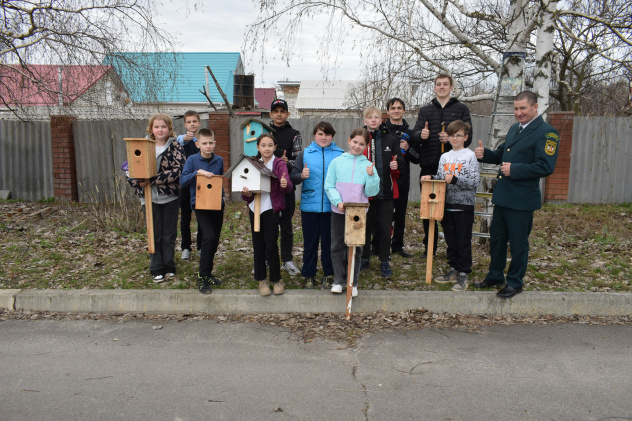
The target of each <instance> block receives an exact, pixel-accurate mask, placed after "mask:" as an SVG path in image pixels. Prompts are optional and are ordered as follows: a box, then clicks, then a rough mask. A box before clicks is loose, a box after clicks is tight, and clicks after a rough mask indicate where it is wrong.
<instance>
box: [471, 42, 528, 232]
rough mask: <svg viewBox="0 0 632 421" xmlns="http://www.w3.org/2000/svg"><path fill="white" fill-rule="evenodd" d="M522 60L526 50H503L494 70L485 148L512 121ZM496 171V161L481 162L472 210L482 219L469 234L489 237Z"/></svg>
mask: <svg viewBox="0 0 632 421" xmlns="http://www.w3.org/2000/svg"><path fill="white" fill-rule="evenodd" d="M525 60H526V53H524V52H516V51H514V52H506V53H504V54H503V59H502V62H501V64H500V71H499V72H498V85H497V86H496V97H495V98H494V108H493V110H492V119H491V122H490V124H489V133H488V136H487V142H486V143H485V144H484V146H486V147H487V148H491V149H496V147H497V146H498V145H499V144H501V143H502V142H504V141H505V137H506V136H507V131H508V130H509V127H511V125H512V124H513V123H514V122H515V117H514V113H513V99H514V97H515V96H516V95H517V94H518V93H520V92H522V91H523V90H524V67H525V66H524V65H525ZM510 62H511V63H512V65H513V64H515V65H516V66H512V67H511V68H507V66H506V64H507V63H510ZM510 72H511V73H510ZM472 141H474V139H472ZM497 173H498V165H491V164H481V183H480V184H479V187H478V191H477V193H476V197H477V198H479V197H480V198H481V199H483V211H482V212H474V215H477V216H480V217H482V219H481V223H480V224H479V226H480V231H479V232H475V231H473V232H472V236H473V237H482V238H489V227H490V225H491V218H492V213H493V210H494V205H493V204H492V191H493V190H494V184H495V183H496V174H497Z"/></svg>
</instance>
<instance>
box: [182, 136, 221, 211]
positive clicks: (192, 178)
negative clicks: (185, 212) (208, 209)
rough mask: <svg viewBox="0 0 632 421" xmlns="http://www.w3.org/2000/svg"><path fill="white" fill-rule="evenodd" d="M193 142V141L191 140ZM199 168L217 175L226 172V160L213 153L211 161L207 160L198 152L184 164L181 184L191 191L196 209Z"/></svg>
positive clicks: (192, 205)
mask: <svg viewBox="0 0 632 421" xmlns="http://www.w3.org/2000/svg"><path fill="white" fill-rule="evenodd" d="M189 143H191V142H189ZM198 170H204V171H209V172H212V173H213V174H215V175H223V174H224V160H223V159H222V157H221V156H219V155H217V154H215V153H214V154H213V156H212V157H211V161H210V162H207V161H206V159H204V158H203V157H202V155H201V154H200V153H199V152H198V153H196V154H195V155H191V156H190V157H189V158H188V159H187V162H186V163H185V164H184V170H182V175H181V176H180V186H182V188H183V189H184V188H188V189H189V192H191V209H195V193H196V191H197V190H196V187H197V186H196V184H197V172H198ZM223 199H224V188H222V201H223Z"/></svg>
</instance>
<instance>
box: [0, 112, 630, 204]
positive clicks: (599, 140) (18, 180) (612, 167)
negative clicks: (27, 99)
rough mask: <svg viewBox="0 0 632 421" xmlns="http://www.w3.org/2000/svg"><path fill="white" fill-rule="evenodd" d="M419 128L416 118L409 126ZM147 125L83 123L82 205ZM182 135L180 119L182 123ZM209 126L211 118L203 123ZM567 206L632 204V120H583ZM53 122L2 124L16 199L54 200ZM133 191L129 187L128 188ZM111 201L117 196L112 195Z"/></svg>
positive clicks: (304, 126) (106, 186) (99, 192)
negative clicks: (129, 143)
mask: <svg viewBox="0 0 632 421" xmlns="http://www.w3.org/2000/svg"><path fill="white" fill-rule="evenodd" d="M245 120H246V118H243V117H242V118H236V119H233V120H231V122H230V133H231V139H230V142H231V162H235V159H237V157H238V156H239V154H240V153H241V152H242V151H243V143H242V134H241V131H240V130H239V126H240V125H241V123H243V122H244V121H245ZM329 121H330V122H331V123H332V125H333V126H334V128H335V129H336V132H337V133H336V136H335V137H334V141H335V142H336V144H337V145H338V146H340V147H341V148H343V149H345V150H346V149H347V148H348V146H347V137H348V136H349V133H351V131H352V130H353V129H354V128H356V127H360V126H362V119H360V118H344V119H331V120H329ZM317 122H318V120H315V119H297V120H293V121H292V125H293V127H294V128H296V129H297V130H299V131H300V132H301V133H302V135H303V146H304V147H306V146H307V145H309V144H310V143H311V141H312V139H313V137H312V131H313V128H314V125H315V124H316V123H317ZM409 123H410V124H411V126H414V124H415V121H409ZM489 123H490V118H489V117H474V118H473V126H474V136H473V142H472V146H470V147H471V148H474V147H475V146H476V144H477V143H478V139H481V140H483V143H486V139H487V133H488V130H489ZM146 124H147V122H146V120H101V121H95V120H90V121H76V122H75V123H74V125H73V131H74V139H75V156H76V165H77V181H78V183H79V186H78V191H79V200H80V201H82V202H86V201H90V200H93V199H94V198H98V199H99V200H103V198H105V197H106V196H107V195H112V194H116V192H115V190H116V186H117V183H119V185H120V182H121V180H122V176H123V172H122V171H121V169H120V168H121V165H122V164H123V162H124V161H125V160H126V159H127V157H126V152H125V142H124V141H123V138H126V137H144V136H145V129H146ZM174 125H175V127H176V131H177V133H183V132H184V129H183V127H182V121H181V120H175V121H174ZM202 127H208V120H204V121H202ZM573 136H574V138H573V149H572V155H571V169H570V178H569V192H568V201H569V202H572V203H622V202H632V181H630V180H632V169H630V165H629V163H630V161H631V159H632V118H629V117H619V118H607V117H576V118H575V119H574V127H573ZM52 174H53V171H52V152H51V133H50V123H49V122H47V121H36V122H28V123H25V122H18V121H8V120H2V121H0V190H10V191H11V193H12V197H13V198H17V199H22V200H31V201H33V200H40V199H46V198H50V197H53V194H54V193H53V176H52ZM418 178H419V166H417V165H413V166H411V180H416V179H418ZM410 187H411V190H410V194H409V200H411V201H418V200H419V197H420V192H419V185H418V183H415V182H412V183H411V186H410ZM127 190H129V189H127ZM110 197H111V196H110Z"/></svg>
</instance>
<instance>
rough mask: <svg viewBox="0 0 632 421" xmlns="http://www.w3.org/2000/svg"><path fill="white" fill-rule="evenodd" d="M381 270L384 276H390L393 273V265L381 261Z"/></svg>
mask: <svg viewBox="0 0 632 421" xmlns="http://www.w3.org/2000/svg"><path fill="white" fill-rule="evenodd" d="M380 270H381V271H382V277H384V278H388V277H389V276H391V275H392V274H393V270H392V269H391V265H390V263H388V262H381V263H380Z"/></svg>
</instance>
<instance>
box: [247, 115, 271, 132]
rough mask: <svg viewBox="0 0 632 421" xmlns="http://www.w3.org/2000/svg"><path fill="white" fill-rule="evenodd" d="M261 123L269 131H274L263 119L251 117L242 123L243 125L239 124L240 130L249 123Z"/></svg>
mask: <svg viewBox="0 0 632 421" xmlns="http://www.w3.org/2000/svg"><path fill="white" fill-rule="evenodd" d="M253 122H254V123H259V124H261V125H262V126H263V127H265V128H266V129H267V130H268V131H270V132H273V131H274V130H273V129H272V127H270V126H269V125H268V124H266V123H264V122H263V121H261V120H259V119H256V118H249V119H248V120H246V121H244V122H243V123H242V125H241V126H239V129H240V130H243V129H244V128H245V127H246V126H247V125H249V124H250V123H253Z"/></svg>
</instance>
